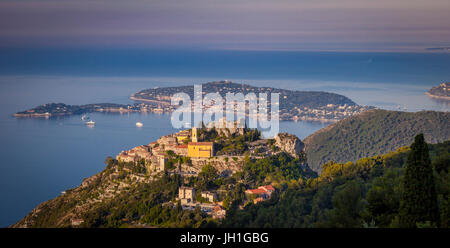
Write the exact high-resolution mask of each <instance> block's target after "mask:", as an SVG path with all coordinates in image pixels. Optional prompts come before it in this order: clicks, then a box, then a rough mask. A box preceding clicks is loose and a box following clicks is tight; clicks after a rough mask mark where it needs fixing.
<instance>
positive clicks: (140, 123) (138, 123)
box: [136, 122, 144, 127]
mask: <svg viewBox="0 0 450 248" xmlns="http://www.w3.org/2000/svg"><path fill="white" fill-rule="evenodd" d="M142 126H144V124H142V122H136V127H142Z"/></svg>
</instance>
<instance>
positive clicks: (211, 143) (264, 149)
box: [116, 119, 303, 219]
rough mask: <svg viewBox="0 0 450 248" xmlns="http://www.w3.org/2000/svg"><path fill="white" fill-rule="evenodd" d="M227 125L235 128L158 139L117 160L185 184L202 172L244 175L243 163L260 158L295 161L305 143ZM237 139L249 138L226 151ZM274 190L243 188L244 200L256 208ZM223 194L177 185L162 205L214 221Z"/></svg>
mask: <svg viewBox="0 0 450 248" xmlns="http://www.w3.org/2000/svg"><path fill="white" fill-rule="evenodd" d="M221 121H222V122H223V124H222V126H223V127H226V126H227V125H229V124H227V123H226V120H225V119H222V120H221ZM229 126H230V125H229ZM231 126H233V128H216V127H214V125H210V126H209V127H205V126H203V127H202V128H196V127H193V128H192V129H186V130H182V131H179V132H178V133H174V134H170V135H166V136H162V137H161V138H160V139H158V140H157V141H155V142H151V143H149V144H148V145H141V146H138V147H134V148H133V149H130V150H126V151H122V152H120V153H119V154H118V155H117V156H116V160H117V161H118V162H119V163H132V164H136V163H141V164H143V165H144V166H145V167H146V170H145V171H146V172H147V173H148V174H149V175H151V176H154V177H157V176H158V174H160V173H168V174H172V175H173V174H177V175H180V176H183V178H184V181H185V182H186V183H188V182H189V178H190V177H198V176H199V174H200V173H202V172H204V171H205V170H211V169H212V170H214V171H216V172H217V174H218V175H219V176H220V177H222V178H227V177H230V176H231V175H232V174H234V173H237V172H239V171H241V170H242V167H243V166H244V160H245V159H246V158H247V159H249V158H263V157H269V156H273V155H276V154H279V153H282V152H286V153H288V154H290V155H291V156H293V157H299V156H300V155H301V154H302V150H303V143H301V141H300V140H299V139H298V138H297V137H295V136H293V135H289V134H286V133H282V134H279V135H278V136H277V137H276V138H275V139H273V140H265V139H260V138H259V133H258V131H257V130H251V129H247V128H245V127H244V128H240V127H238V124H237V122H233V123H232V125H231ZM238 137H244V140H245V138H248V139H247V142H244V143H245V144H244V145H245V149H241V150H239V149H238V150H235V149H234V148H233V149H227V148H229V147H227V145H233V146H234V145H235V144H232V143H231V142H232V139H233V138H238ZM226 139H229V141H230V143H229V144H226V142H224V141H225V140H226ZM231 150H233V151H231ZM274 191H275V188H274V187H273V186H272V185H261V186H258V187H256V188H249V189H246V190H245V195H246V199H247V200H249V201H252V202H253V203H255V204H256V203H258V202H262V201H265V200H268V199H270V197H271V195H272V193H273V192H274ZM226 193H227V192H226V189H217V190H197V189H196V188H194V187H188V186H180V187H179V189H178V195H177V197H176V199H175V200H174V201H170V202H166V203H164V205H166V206H167V205H172V206H176V205H177V204H178V203H179V204H181V207H182V208H183V209H187V210H194V209H195V208H197V207H198V208H200V209H201V211H202V212H204V213H206V214H208V215H211V216H212V217H213V218H217V219H221V218H224V217H225V214H226V210H225V208H224V207H223V198H224V197H223V196H224V195H226ZM244 204H245V202H243V205H244ZM243 205H242V206H241V207H243Z"/></svg>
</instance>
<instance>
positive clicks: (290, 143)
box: [275, 133, 305, 158]
mask: <svg viewBox="0 0 450 248" xmlns="http://www.w3.org/2000/svg"><path fill="white" fill-rule="evenodd" d="M275 146H277V147H278V148H280V150H282V151H284V152H286V153H288V154H289V155H291V156H293V157H295V158H298V157H299V155H300V154H301V153H302V151H303V149H304V147H305V144H303V142H302V141H301V140H300V139H299V138H298V137H297V136H295V135H293V134H288V133H279V134H278V135H277V136H275Z"/></svg>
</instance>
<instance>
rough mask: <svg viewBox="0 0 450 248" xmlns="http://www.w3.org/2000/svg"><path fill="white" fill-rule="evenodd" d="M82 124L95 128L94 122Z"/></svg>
mask: <svg viewBox="0 0 450 248" xmlns="http://www.w3.org/2000/svg"><path fill="white" fill-rule="evenodd" d="M84 124H86V125H87V126H95V121H92V120H91V121H87V122H85V123H84Z"/></svg>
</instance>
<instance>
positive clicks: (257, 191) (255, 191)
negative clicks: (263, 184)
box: [246, 189, 266, 195]
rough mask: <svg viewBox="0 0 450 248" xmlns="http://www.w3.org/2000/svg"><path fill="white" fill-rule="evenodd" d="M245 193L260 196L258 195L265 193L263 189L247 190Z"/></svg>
mask: <svg viewBox="0 0 450 248" xmlns="http://www.w3.org/2000/svg"><path fill="white" fill-rule="evenodd" d="M246 192H247V193H251V194H256V195H260V194H265V193H266V191H265V190H263V189H248V190H246Z"/></svg>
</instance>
